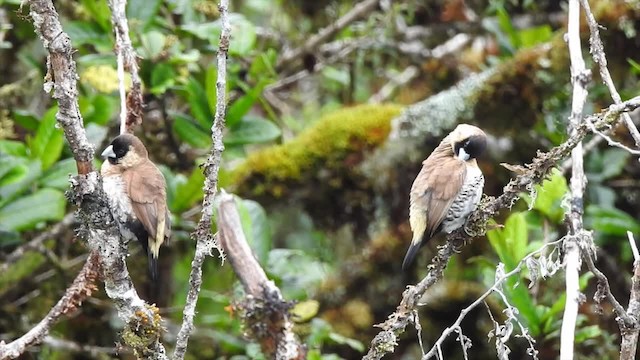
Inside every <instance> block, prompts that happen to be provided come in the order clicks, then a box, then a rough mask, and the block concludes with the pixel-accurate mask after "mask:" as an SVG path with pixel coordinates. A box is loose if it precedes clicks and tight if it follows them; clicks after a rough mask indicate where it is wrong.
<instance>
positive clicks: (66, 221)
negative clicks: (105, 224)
mask: <svg viewBox="0 0 640 360" xmlns="http://www.w3.org/2000/svg"><path fill="white" fill-rule="evenodd" d="M75 222H76V218H75V216H74V215H73V214H67V215H65V217H64V218H63V219H62V220H61V221H60V222H59V223H57V224H55V225H53V226H52V227H51V229H49V230H48V231H45V232H43V233H41V234H39V235H38V236H36V237H34V238H33V239H32V240H31V241H29V242H27V243H26V244H23V245H21V246H19V247H18V248H16V249H15V250H13V251H12V252H11V254H9V255H7V256H6V257H5V258H4V259H3V263H2V264H0V273H3V272H5V271H7V270H8V269H9V267H10V266H11V265H12V264H13V263H15V262H16V261H18V260H19V259H20V258H21V257H22V256H23V255H24V254H25V253H26V252H28V251H33V250H38V251H41V252H44V250H43V246H42V243H44V242H45V241H46V240H47V239H55V238H57V237H58V236H60V234H61V233H62V232H63V231H65V230H67V229H68V228H69V227H70V226H71V225H72V224H74V223H75Z"/></svg>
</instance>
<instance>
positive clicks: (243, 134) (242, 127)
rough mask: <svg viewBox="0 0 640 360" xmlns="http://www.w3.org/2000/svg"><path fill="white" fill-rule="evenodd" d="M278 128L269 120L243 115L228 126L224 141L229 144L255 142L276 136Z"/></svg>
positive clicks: (268, 139) (269, 139)
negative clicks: (236, 122)
mask: <svg viewBox="0 0 640 360" xmlns="http://www.w3.org/2000/svg"><path fill="white" fill-rule="evenodd" d="M280 134H281V131H280V128H279V127H278V126H276V125H275V124H274V123H272V122H271V121H269V120H266V119H262V118H258V117H253V116H245V117H244V118H243V119H242V120H241V121H240V122H239V123H238V124H236V125H235V126H233V127H230V128H229V133H228V134H227V135H226V136H225V138H224V143H225V144H229V145H242V144H257V143H262V142H267V141H271V140H274V139H276V138H278V137H279V136H280Z"/></svg>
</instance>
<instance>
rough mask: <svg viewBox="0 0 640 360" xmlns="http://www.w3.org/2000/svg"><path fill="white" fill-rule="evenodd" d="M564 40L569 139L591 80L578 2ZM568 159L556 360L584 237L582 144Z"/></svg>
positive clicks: (570, 323) (573, 2)
mask: <svg viewBox="0 0 640 360" xmlns="http://www.w3.org/2000/svg"><path fill="white" fill-rule="evenodd" d="M567 39H568V43H569V44H568V45H569V57H570V58H571V82H572V84H573V98H572V104H571V115H570V116H569V136H572V137H573V136H575V134H576V132H577V129H578V127H579V126H580V125H581V123H582V111H583V108H584V103H585V101H586V99H587V89H586V85H587V83H588V82H589V80H590V78H591V72H590V71H589V70H587V69H586V67H585V63H584V59H583V58H582V47H581V45H580V3H579V0H570V1H569V23H568V35H567ZM571 160H572V167H571V170H572V171H571V181H570V188H571V199H570V209H569V211H568V213H567V214H566V219H567V222H568V225H569V235H568V236H567V237H566V240H565V243H564V248H565V287H566V292H567V302H566V305H565V308H564V315H563V321H562V330H561V336H560V359H573V347H574V339H575V336H574V335H575V327H576V319H577V316H578V306H579V299H580V288H579V277H580V266H581V261H580V247H579V242H580V241H581V240H582V239H581V237H582V236H583V235H584V229H583V226H582V213H583V199H582V198H583V194H584V187H585V182H586V180H585V179H586V178H585V176H584V168H583V161H582V160H583V151H582V141H581V142H579V143H578V144H577V145H576V147H575V148H573V150H572V151H571Z"/></svg>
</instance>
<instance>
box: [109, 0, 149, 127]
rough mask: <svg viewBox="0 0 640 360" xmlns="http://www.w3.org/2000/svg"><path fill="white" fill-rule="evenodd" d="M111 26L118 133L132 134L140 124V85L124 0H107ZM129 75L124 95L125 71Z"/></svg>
mask: <svg viewBox="0 0 640 360" xmlns="http://www.w3.org/2000/svg"><path fill="white" fill-rule="evenodd" d="M108 4H109V9H111V24H113V32H114V33H115V36H116V49H115V50H116V59H117V63H118V82H119V84H118V88H119V91H120V133H121V134H124V133H125V132H130V133H133V129H134V127H135V126H138V125H140V124H141V123H142V83H141V81H140V76H139V75H138V60H137V55H136V51H135V50H134V49H133V46H132V45H131V38H130V37H129V23H128V22H127V15H126V8H127V1H126V0H109V1H108ZM127 69H128V70H129V73H130V74H131V91H130V92H129V95H128V96H127V95H126V84H125V73H124V72H125V70H127Z"/></svg>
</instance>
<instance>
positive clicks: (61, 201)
mask: <svg viewBox="0 0 640 360" xmlns="http://www.w3.org/2000/svg"><path fill="white" fill-rule="evenodd" d="M66 204H67V202H66V200H65V198H64V194H63V193H62V192H61V191H58V190H54V189H42V190H38V191H37V192H36V193H34V194H32V195H28V196H24V197H21V198H19V199H17V200H16V201H13V202H11V203H9V204H7V205H5V206H4V207H2V208H1V209H0V229H4V230H26V229H32V228H34V226H35V225H36V224H38V223H39V222H42V221H48V220H51V221H55V220H60V219H62V218H63V217H64V213H65V206H66Z"/></svg>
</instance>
